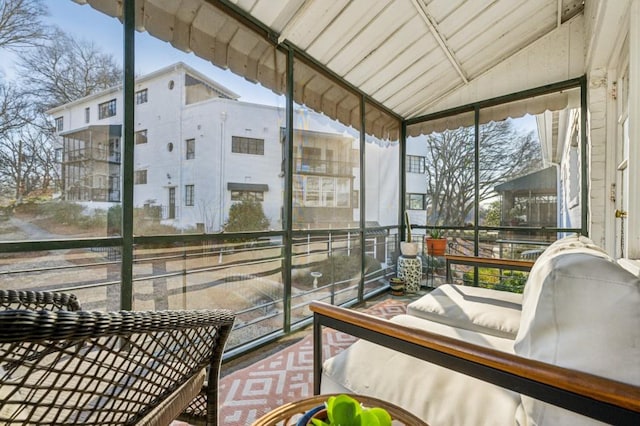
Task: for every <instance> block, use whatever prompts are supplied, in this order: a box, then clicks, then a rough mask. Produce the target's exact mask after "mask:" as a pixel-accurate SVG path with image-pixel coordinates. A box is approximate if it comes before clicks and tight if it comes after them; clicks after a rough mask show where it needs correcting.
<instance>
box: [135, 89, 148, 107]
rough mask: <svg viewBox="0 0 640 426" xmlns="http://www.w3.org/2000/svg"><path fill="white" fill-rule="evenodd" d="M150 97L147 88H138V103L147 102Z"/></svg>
mask: <svg viewBox="0 0 640 426" xmlns="http://www.w3.org/2000/svg"><path fill="white" fill-rule="evenodd" d="M148 100H149V99H148V98H147V89H142V90H138V91H137V92H136V104H137V105H140V104H146V103H147V101H148Z"/></svg>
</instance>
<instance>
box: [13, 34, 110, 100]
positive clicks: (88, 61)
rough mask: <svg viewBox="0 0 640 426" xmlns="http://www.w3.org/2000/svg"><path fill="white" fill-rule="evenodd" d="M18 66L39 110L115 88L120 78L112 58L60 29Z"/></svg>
mask: <svg viewBox="0 0 640 426" xmlns="http://www.w3.org/2000/svg"><path fill="white" fill-rule="evenodd" d="M18 66H19V68H20V69H21V71H22V72H21V74H22V76H23V85H24V86H25V87H27V88H29V90H30V91H31V93H32V95H33V98H34V100H35V104H36V105H37V106H38V107H39V110H41V111H46V110H47V109H50V108H53V107H56V106H59V105H62V104H65V103H68V102H71V101H74V100H76V99H80V98H83V97H85V96H88V95H91V94H93V93H96V92H100V91H102V90H105V89H108V88H110V87H114V86H117V85H118V84H120V82H121V79H122V68H121V67H120V66H119V65H118V63H117V61H116V59H115V58H114V57H113V55H111V54H107V53H104V52H102V51H101V50H100V48H99V47H98V46H96V45H95V43H93V42H90V41H86V40H78V39H75V38H73V37H71V36H69V35H67V34H66V33H64V32H63V31H62V30H60V29H56V30H54V32H53V35H52V37H51V39H50V41H49V42H48V43H46V44H45V45H42V46H38V47H37V48H35V49H33V50H31V51H28V52H26V53H25V54H24V55H23V57H22V58H21V59H20V61H19V65H18Z"/></svg>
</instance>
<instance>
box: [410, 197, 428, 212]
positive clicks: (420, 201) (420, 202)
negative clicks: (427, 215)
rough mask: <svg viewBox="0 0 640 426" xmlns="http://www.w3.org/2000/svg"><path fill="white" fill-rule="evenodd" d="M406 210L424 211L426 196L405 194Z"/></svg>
mask: <svg viewBox="0 0 640 426" xmlns="http://www.w3.org/2000/svg"><path fill="white" fill-rule="evenodd" d="M407 209H408V210H426V209H427V194H407Z"/></svg>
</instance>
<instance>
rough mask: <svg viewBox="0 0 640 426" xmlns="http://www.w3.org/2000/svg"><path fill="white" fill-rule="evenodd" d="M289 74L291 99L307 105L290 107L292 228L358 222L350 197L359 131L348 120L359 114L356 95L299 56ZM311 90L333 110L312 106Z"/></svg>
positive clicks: (357, 178) (354, 182)
mask: <svg viewBox="0 0 640 426" xmlns="http://www.w3.org/2000/svg"><path fill="white" fill-rule="evenodd" d="M294 78H295V89H294V91H295V93H294V98H295V99H296V100H298V99H300V100H304V101H306V102H308V104H307V105H302V104H296V106H295V111H294V137H293V145H294V146H293V149H294V158H293V162H294V165H293V174H294V193H293V205H294V209H293V227H294V229H309V228H315V229H318V228H349V227H357V226H359V221H360V220H359V216H360V209H359V208H358V207H357V206H355V205H354V204H353V202H352V201H353V193H354V191H358V190H359V181H360V132H359V129H357V128H354V127H352V124H353V123H354V121H353V120H352V119H353V118H355V117H358V116H359V113H360V102H359V97H358V96H357V95H355V94H352V93H349V92H348V91H346V90H345V89H342V88H340V87H339V86H337V85H336V84H335V83H334V82H332V81H331V80H329V79H328V78H326V77H324V76H322V75H320V74H319V73H318V72H317V71H315V70H314V69H313V68H311V67H310V66H308V65H306V64H304V63H302V62H301V61H295V62H294ZM303 87H304V91H303V89H302V88H303ZM311 93H316V94H317V96H318V98H323V99H324V104H323V105H322V106H323V107H327V106H328V105H331V106H332V109H331V112H332V113H331V114H326V110H325V114H319V113H318V112H316V111H314V109H313V108H315V107H317V108H320V106H321V105H320V104H316V103H315V100H316V99H317V98H315V97H314V96H310V94H311Z"/></svg>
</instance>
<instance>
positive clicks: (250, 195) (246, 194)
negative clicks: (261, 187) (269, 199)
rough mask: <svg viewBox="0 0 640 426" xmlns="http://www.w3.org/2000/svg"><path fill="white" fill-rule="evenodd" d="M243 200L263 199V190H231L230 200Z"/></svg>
mask: <svg viewBox="0 0 640 426" xmlns="http://www.w3.org/2000/svg"><path fill="white" fill-rule="evenodd" d="M243 200H253V201H264V192H263V191H239V190H234V191H231V201H243Z"/></svg>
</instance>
